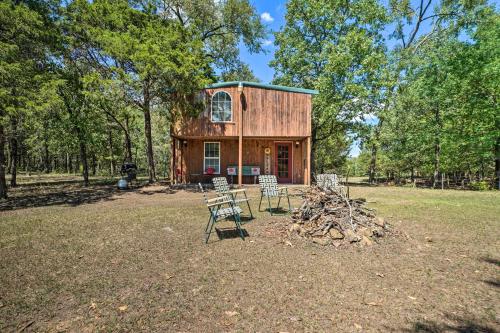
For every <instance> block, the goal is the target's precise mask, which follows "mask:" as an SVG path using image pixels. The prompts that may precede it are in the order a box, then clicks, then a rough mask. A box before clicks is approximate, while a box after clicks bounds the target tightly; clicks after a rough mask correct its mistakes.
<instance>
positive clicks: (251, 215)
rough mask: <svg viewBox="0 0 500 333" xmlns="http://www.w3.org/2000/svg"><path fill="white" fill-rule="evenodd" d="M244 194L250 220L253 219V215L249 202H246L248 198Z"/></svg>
mask: <svg viewBox="0 0 500 333" xmlns="http://www.w3.org/2000/svg"><path fill="white" fill-rule="evenodd" d="M243 193H244V194H245V199H246V201H247V206H248V211H249V212H250V218H251V219H253V213H252V208H250V201H248V197H247V194H246V192H243Z"/></svg>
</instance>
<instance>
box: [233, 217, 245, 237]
mask: <svg viewBox="0 0 500 333" xmlns="http://www.w3.org/2000/svg"><path fill="white" fill-rule="evenodd" d="M234 222H235V224H236V229H238V232H239V233H240V237H241V239H243V240H245V235H244V234H243V230H242V229H241V220H240V214H236V215H234Z"/></svg>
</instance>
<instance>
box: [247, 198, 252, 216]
mask: <svg viewBox="0 0 500 333" xmlns="http://www.w3.org/2000/svg"><path fill="white" fill-rule="evenodd" d="M247 206H248V211H249V212H250V218H251V219H253V213H252V208H250V202H249V201H247Z"/></svg>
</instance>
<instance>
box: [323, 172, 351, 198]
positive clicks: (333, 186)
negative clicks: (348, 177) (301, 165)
mask: <svg viewBox="0 0 500 333" xmlns="http://www.w3.org/2000/svg"><path fill="white" fill-rule="evenodd" d="M316 184H317V185H318V186H319V187H321V188H322V189H324V190H327V189H329V190H334V191H340V192H341V193H342V194H344V192H345V186H343V185H341V184H340V180H339V176H337V174H335V173H324V174H319V175H317V176H316Z"/></svg>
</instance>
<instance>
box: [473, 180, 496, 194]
mask: <svg viewBox="0 0 500 333" xmlns="http://www.w3.org/2000/svg"><path fill="white" fill-rule="evenodd" d="M469 185H470V188H471V189H473V190H474V191H488V190H491V185H490V183H489V182H487V181H485V180H481V181H474V182H471V183H470V184H469Z"/></svg>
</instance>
